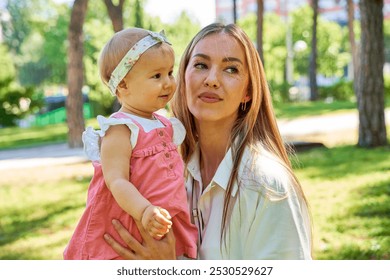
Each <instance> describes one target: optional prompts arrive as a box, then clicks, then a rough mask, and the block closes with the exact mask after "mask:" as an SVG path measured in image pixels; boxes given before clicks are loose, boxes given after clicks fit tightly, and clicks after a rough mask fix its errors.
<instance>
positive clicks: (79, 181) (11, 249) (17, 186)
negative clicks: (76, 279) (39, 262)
mask: <svg viewBox="0 0 390 280" xmlns="http://www.w3.org/2000/svg"><path fill="white" fill-rule="evenodd" d="M42 171H43V172H42ZM17 173H18V170H7V171H1V172H0V185H1V187H0V205H1V208H0V216H1V217H2V219H1V220H0V229H1V237H0V259H62V252H63V250H64V248H65V246H66V244H67V242H68V240H69V239H70V237H71V235H72V233H73V230H74V227H75V226H76V223H77V221H78V219H79V217H80V215H81V213H82V211H83V210H84V206H85V200H86V191H87V187H88V184H89V180H90V178H91V176H92V167H91V165H90V164H89V163H84V164H75V165H64V166H55V167H44V168H31V169H30V170H29V176H26V175H25V174H24V175H23V174H19V175H20V176H19V177H16V174H17ZM32 174H34V175H32ZM42 174H45V176H42ZM21 179H22V180H21Z"/></svg>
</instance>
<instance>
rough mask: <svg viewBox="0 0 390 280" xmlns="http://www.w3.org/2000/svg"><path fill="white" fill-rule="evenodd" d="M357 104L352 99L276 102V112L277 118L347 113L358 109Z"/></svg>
mask: <svg viewBox="0 0 390 280" xmlns="http://www.w3.org/2000/svg"><path fill="white" fill-rule="evenodd" d="M356 106H357V105H356V103H355V102H350V101H334V102H332V103H326V102H323V101H318V102H309V101H308V102H298V103H277V104H275V112H276V116H277V118H283V119H294V118H300V117H310V116H319V115H325V114H334V113H337V114H341V113H347V112H351V111H356V108H357V107H356Z"/></svg>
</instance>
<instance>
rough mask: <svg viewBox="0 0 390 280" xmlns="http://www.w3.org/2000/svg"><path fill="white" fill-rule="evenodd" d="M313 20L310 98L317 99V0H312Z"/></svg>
mask: <svg viewBox="0 0 390 280" xmlns="http://www.w3.org/2000/svg"><path fill="white" fill-rule="evenodd" d="M311 5H312V9H313V17H312V19H313V22H312V37H311V53H310V68H309V78H310V100H311V101H315V100H317V99H318V89H317V18H318V0H312V2H311Z"/></svg>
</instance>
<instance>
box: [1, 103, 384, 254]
mask: <svg viewBox="0 0 390 280" xmlns="http://www.w3.org/2000/svg"><path fill="white" fill-rule="evenodd" d="M292 106H295V105H292ZM297 106H298V105H297ZM299 106H303V104H300V105H299ZM305 106H306V105H305ZM305 106H303V107H305ZM313 106H314V107H316V108H317V109H318V107H321V106H319V105H318V107H317V105H313ZM303 107H301V108H303ZM314 107H313V108H314ZM341 107H342V108H343V109H342V110H348V108H346V107H345V106H344V107H343V106H341ZM290 109H291V113H286V112H285V113H286V114H285V116H294V117H297V116H298V115H302V114H298V111H299V110H298V109H292V108H290V107H289V106H288V107H286V108H285V110H290ZM280 110H284V109H283V108H282V109H280ZM302 110H303V109H302ZM324 110H330V112H333V113H335V112H336V113H337V112H339V111H340V110H336V109H324ZM294 111H295V113H292V112H294ZM303 111H305V110H303ZM309 111H310V110H309V109H307V113H303V114H308V115H313V114H317V113H313V112H309ZM294 114H295V115H294ZM318 114H319V113H318ZM92 125H93V123H92ZM64 127H65V126H64ZM64 127H62V126H61V125H58V126H53V127H46V128H44V129H43V128H39V129H38V130H36V129H25V130H23V129H14V130H13V129H5V130H4V129H1V131H2V133H1V134H0V146H1V147H3V148H4V147H20V145H23V143H28V144H29V145H30V144H34V145H38V144H42V142H44V141H43V140H45V141H46V140H47V141H48V142H46V143H49V142H50V141H59V140H58V138H56V137H58V135H61V134H63V133H66V128H65V129H64ZM57 129H58V130H57ZM3 132H6V133H3ZM388 133H389V136H390V129H388ZM7 135H8V136H12V135H18V136H19V137H15V138H14V140H11V141H8V142H6V141H5V139H7ZM47 135H51V136H47ZM55 135H57V136H55ZM355 135H356V132H353V133H350V132H345V131H344V132H340V133H339V134H337V135H336V134H332V135H316V137H317V138H318V139H321V141H323V142H325V143H328V142H329V143H330V142H332V145H327V146H328V147H330V148H318V149H313V150H310V151H307V152H302V153H299V154H297V158H296V160H294V167H295V170H296V174H297V176H298V178H299V179H300V181H301V183H302V186H303V188H304V191H305V193H306V195H307V198H308V201H309V203H310V206H311V213H312V217H313V244H314V258H315V259H337V260H343V259H390V253H389V252H390V161H389V160H388V155H389V154H390V153H389V152H390V150H389V147H382V148H376V149H360V148H357V147H356V146H355V145H354V143H356V139H355ZM29 137H32V138H34V137H35V138H34V139H33V140H32V138H29ZM23 138H24V139H25V140H21V139H23ZM28 139H30V141H28ZM301 140H302V139H301ZM4 143H7V144H4ZM92 172H93V168H92V166H91V164H90V163H88V162H87V163H77V164H67V165H53V166H45V167H33V168H28V169H8V170H1V169H0V216H1V219H0V259H3V260H5V259H16V260H21V259H25V260H29V259H45V260H52V259H61V258H62V252H63V250H64V247H65V246H66V244H67V242H68V240H69V238H70V236H71V234H72V232H73V229H74V227H75V225H76V223H77V221H78V219H79V217H80V215H81V213H82V212H83V210H84V205H85V199H86V193H87V188H88V184H89V180H90V178H91V177H92Z"/></svg>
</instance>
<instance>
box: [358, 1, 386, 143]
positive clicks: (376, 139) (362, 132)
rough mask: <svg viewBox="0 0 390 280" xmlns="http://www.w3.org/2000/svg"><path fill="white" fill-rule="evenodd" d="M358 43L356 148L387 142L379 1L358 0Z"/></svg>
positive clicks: (380, 8) (381, 7) (381, 6)
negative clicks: (359, 39)
mask: <svg viewBox="0 0 390 280" xmlns="http://www.w3.org/2000/svg"><path fill="white" fill-rule="evenodd" d="M359 5H360V14H361V32H362V35H361V43H360V48H361V51H360V63H359V64H360V71H359V79H358V91H357V97H358V100H357V101H358V102H357V103H358V110H359V139H358V145H359V146H360V147H376V146H384V145H387V138H386V125H385V111H384V85H383V65H384V60H385V58H384V35H383V12H382V10H383V0H360V3H359Z"/></svg>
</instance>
